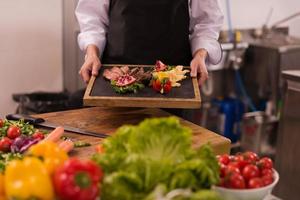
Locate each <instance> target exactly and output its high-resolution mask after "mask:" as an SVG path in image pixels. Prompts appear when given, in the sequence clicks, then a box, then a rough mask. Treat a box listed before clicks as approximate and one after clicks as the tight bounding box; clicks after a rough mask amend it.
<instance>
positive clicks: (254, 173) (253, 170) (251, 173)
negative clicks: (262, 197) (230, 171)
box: [242, 164, 260, 180]
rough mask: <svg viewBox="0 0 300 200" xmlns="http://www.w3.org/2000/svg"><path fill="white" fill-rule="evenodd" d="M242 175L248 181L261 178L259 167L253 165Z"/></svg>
mask: <svg viewBox="0 0 300 200" xmlns="http://www.w3.org/2000/svg"><path fill="white" fill-rule="evenodd" d="M242 175H243V177H244V178H245V179H246V180H250V179H252V178H255V177H259V176H260V174H259V169H258V167H257V166H255V165H252V164H250V165H247V166H245V167H244V169H243V171H242Z"/></svg>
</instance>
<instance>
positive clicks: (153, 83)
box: [152, 79, 162, 92]
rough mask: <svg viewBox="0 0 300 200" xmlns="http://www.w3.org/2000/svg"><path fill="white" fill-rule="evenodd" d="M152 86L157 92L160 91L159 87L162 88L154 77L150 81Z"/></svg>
mask: <svg viewBox="0 0 300 200" xmlns="http://www.w3.org/2000/svg"><path fill="white" fill-rule="evenodd" d="M152 88H153V89H154V90H155V91H157V92H160V90H161V88H162V85H161V82H160V81H159V80H158V79H156V80H154V81H153V82H152Z"/></svg>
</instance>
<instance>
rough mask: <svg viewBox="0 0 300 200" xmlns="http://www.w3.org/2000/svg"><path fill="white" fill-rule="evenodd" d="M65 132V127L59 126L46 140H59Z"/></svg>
mask: <svg viewBox="0 0 300 200" xmlns="http://www.w3.org/2000/svg"><path fill="white" fill-rule="evenodd" d="M63 134H64V128H63V127H60V126H59V127H57V128H56V129H54V130H53V131H52V132H51V133H49V135H48V136H47V137H46V138H45V139H44V141H51V142H57V141H59V140H60V138H61V136H62V135H63Z"/></svg>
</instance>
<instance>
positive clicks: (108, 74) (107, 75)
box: [103, 69, 120, 80]
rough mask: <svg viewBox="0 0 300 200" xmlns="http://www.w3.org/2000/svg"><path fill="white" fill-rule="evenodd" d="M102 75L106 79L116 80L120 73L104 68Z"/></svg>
mask: <svg viewBox="0 0 300 200" xmlns="http://www.w3.org/2000/svg"><path fill="white" fill-rule="evenodd" d="M103 77H104V78H106V79H108V80H117V79H118V78H119V77H120V75H119V74H118V73H115V72H112V71H111V70H109V69H105V70H104V72H103Z"/></svg>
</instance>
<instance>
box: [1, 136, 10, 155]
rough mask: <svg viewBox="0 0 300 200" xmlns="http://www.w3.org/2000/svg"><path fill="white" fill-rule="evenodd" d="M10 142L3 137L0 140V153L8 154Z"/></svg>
mask: <svg viewBox="0 0 300 200" xmlns="http://www.w3.org/2000/svg"><path fill="white" fill-rule="evenodd" d="M11 144H12V141H11V140H10V139H9V138H8V137H3V138H2V139H1V140H0V151H2V152H9V151H10V146H11Z"/></svg>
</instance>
